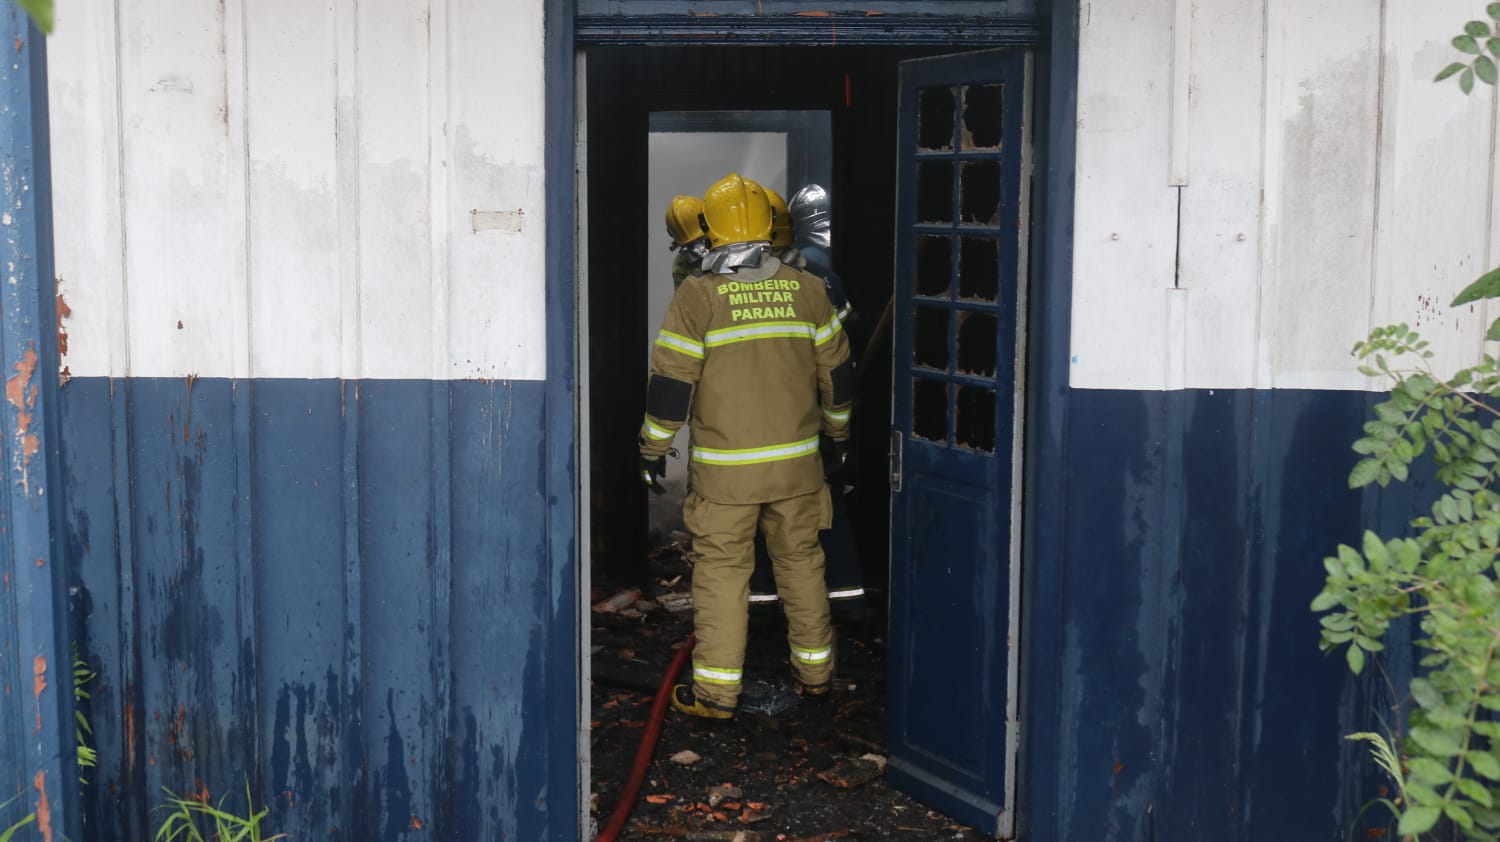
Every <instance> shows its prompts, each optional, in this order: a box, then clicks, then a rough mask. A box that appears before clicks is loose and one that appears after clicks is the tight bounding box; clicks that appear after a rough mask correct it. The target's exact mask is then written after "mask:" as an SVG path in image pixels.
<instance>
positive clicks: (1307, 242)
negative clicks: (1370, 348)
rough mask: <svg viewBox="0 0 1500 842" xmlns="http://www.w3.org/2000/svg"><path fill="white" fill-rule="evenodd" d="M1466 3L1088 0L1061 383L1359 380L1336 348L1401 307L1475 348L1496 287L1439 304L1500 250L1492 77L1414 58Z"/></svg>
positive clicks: (1448, 54)
mask: <svg viewBox="0 0 1500 842" xmlns="http://www.w3.org/2000/svg"><path fill="white" fill-rule="evenodd" d="M1476 12H1477V9H1476V7H1475V6H1474V4H1472V3H1469V2H1458V0H1435V2H1431V3H1421V4H1404V3H1383V2H1381V0H1326V1H1325V2H1320V3H1315V4H1309V3H1298V2H1295V0H1262V2H1260V3H1250V4H1246V3H1242V2H1240V0H1137V2H1134V3H1130V4H1102V3H1086V4H1084V7H1083V16H1082V21H1081V23H1082V29H1081V35H1080V39H1081V41H1080V61H1079V65H1080V67H1079V73H1080V77H1079V117H1078V126H1079V135H1078V173H1077V177H1078V194H1077V217H1076V219H1077V225H1076V233H1075V277H1074V290H1073V299H1074V303H1073V314H1072V321H1073V336H1072V343H1073V347H1072V360H1073V364H1072V377H1071V381H1072V385H1073V386H1075V387H1081V388H1127V389H1167V388H1181V387H1188V388H1335V389H1360V388H1367V387H1369V386H1371V384H1370V383H1368V382H1367V380H1366V378H1364V377H1363V376H1361V375H1360V374H1359V373H1358V372H1357V371H1356V370H1355V366H1356V363H1355V361H1354V360H1353V358H1351V357H1350V356H1349V348H1350V347H1351V346H1352V345H1353V343H1354V342H1355V341H1356V340H1357V339H1360V338H1363V337H1364V336H1365V334H1366V333H1367V332H1368V331H1369V329H1370V328H1371V327H1372V326H1374V325H1380V324H1387V323H1391V322H1400V321H1405V322H1408V323H1411V324H1413V325H1416V326H1418V327H1420V328H1422V329H1423V331H1424V333H1425V335H1426V336H1427V337H1428V338H1429V339H1430V340H1431V341H1432V342H1433V344H1434V346H1435V347H1436V348H1437V350H1438V351H1439V358H1438V359H1437V360H1436V363H1437V364H1438V365H1439V366H1440V367H1443V366H1456V365H1459V364H1462V363H1463V362H1465V361H1469V360H1473V359H1474V358H1475V355H1476V354H1477V353H1478V349H1479V348H1480V346H1481V344H1482V343H1481V339H1482V336H1483V333H1484V328H1485V327H1486V326H1487V325H1488V321H1487V320H1486V316H1488V317H1494V316H1496V315H1500V307H1494V306H1491V307H1489V308H1488V310H1489V312H1488V313H1486V312H1485V310H1486V309H1487V308H1485V307H1475V308H1473V312H1468V311H1467V309H1466V311H1465V312H1456V311H1452V310H1450V309H1448V308H1447V307H1446V304H1447V302H1448V301H1450V300H1452V297H1453V296H1454V295H1455V294H1456V293H1457V292H1458V291H1459V290H1460V289H1462V288H1463V287H1464V286H1465V285H1467V284H1468V283H1469V282H1470V281H1471V280H1473V278H1474V277H1476V276H1477V275H1478V274H1479V273H1480V272H1482V271H1483V270H1484V269H1485V268H1488V267H1490V266H1493V265H1494V264H1495V263H1496V262H1497V260H1500V255H1497V254H1496V253H1495V245H1494V243H1495V241H1496V239H1497V236H1496V235H1497V234H1500V215H1497V210H1496V207H1495V201H1494V198H1495V196H1496V187H1497V180H1496V173H1495V166H1494V148H1495V140H1496V134H1495V117H1496V107H1495V106H1496V97H1495V92H1494V89H1492V88H1486V87H1483V86H1481V87H1480V89H1479V90H1478V91H1476V93H1475V94H1474V95H1473V96H1471V97H1467V98H1466V97H1464V96H1463V95H1462V94H1460V93H1459V92H1458V90H1457V89H1456V86H1454V85H1453V84H1452V83H1451V82H1449V83H1447V84H1444V85H1434V84H1433V83H1432V77H1433V76H1434V75H1435V74H1436V73H1437V71H1438V70H1440V69H1442V67H1443V66H1445V65H1446V64H1448V63H1449V62H1450V61H1452V60H1454V57H1455V52H1454V51H1453V49H1452V48H1451V47H1450V46H1449V44H1448V40H1449V38H1451V37H1452V35H1454V34H1456V33H1457V32H1458V31H1459V30H1460V28H1461V27H1462V24H1463V22H1464V21H1465V20H1467V19H1469V18H1470V17H1473V16H1474V15H1475V14H1476ZM1174 62H1184V64H1174ZM1183 70H1185V71H1186V72H1183ZM1184 102H1185V103H1186V106H1185V108H1186V118H1185V119H1182V111H1181V109H1182V108H1183V105H1182V103H1184ZM1174 117H1176V118H1177V119H1174Z"/></svg>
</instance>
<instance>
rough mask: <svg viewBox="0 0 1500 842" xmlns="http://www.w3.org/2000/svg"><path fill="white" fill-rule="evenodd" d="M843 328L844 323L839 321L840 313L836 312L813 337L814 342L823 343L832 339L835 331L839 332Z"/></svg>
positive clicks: (816, 343) (815, 343)
mask: <svg viewBox="0 0 1500 842" xmlns="http://www.w3.org/2000/svg"><path fill="white" fill-rule="evenodd" d="M843 329H844V325H843V323H842V322H840V321H839V314H838V313H834V314H833V316H831V317H830V318H829V319H828V324H826V325H823V326H822V327H820V328H818V332H817V334H816V335H815V336H814V337H813V344H814V345H822V344H823V343H824V342H827V341H828V340H830V339H832V338H833V335H834V334H835V333H838V332H839V331H841V330H843Z"/></svg>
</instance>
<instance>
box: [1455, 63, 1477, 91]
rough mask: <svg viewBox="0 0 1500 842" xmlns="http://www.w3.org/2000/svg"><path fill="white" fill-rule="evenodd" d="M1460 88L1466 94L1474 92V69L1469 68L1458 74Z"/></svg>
mask: <svg viewBox="0 0 1500 842" xmlns="http://www.w3.org/2000/svg"><path fill="white" fill-rule="evenodd" d="M1458 89H1459V90H1461V91H1463V92H1464V93H1465V94H1470V93H1473V92H1474V69H1473V68H1469V69H1468V70H1465V71H1464V72H1463V73H1460V74H1459V75H1458Z"/></svg>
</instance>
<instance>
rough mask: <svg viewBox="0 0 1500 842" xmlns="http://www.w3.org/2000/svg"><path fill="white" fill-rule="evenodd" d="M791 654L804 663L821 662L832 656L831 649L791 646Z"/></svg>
mask: <svg viewBox="0 0 1500 842" xmlns="http://www.w3.org/2000/svg"><path fill="white" fill-rule="evenodd" d="M792 655H793V656H795V657H796V658H797V660H799V661H801V662H802V663H804V664H821V663H823V662H824V661H826V660H828V659H829V658H830V657H832V656H833V650H832V649H829V648H823V649H798V648H797V647H795V646H793V647H792Z"/></svg>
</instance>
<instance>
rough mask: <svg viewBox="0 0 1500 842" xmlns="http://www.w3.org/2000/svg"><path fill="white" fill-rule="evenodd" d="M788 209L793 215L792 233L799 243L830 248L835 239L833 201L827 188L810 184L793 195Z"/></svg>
mask: <svg viewBox="0 0 1500 842" xmlns="http://www.w3.org/2000/svg"><path fill="white" fill-rule="evenodd" d="M787 210H788V211H789V212H790V213H791V215H792V234H793V236H794V237H795V238H796V241H797V243H798V244H799V245H814V246H822V247H823V248H829V246H830V241H831V240H832V239H833V236H832V234H833V232H832V230H831V228H832V224H833V216H832V213H833V203H832V202H830V201H829V199H828V191H827V190H824V189H823V188H822V186H820V185H817V184H809V185H807V186H806V187H803V188H802V189H801V190H798V191H797V192H796V193H794V194H793V195H792V200H791V201H790V202H788V203H787Z"/></svg>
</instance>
